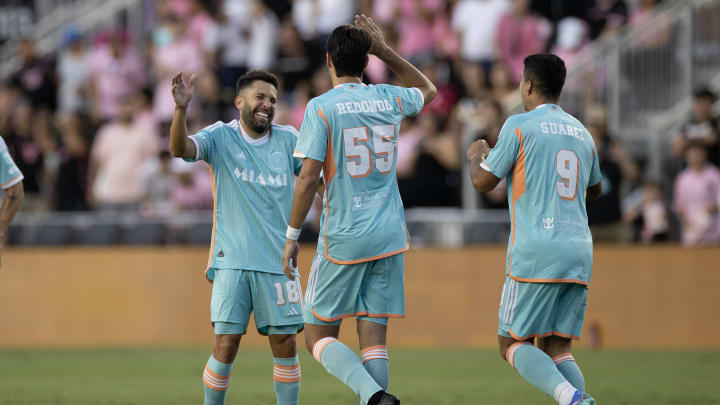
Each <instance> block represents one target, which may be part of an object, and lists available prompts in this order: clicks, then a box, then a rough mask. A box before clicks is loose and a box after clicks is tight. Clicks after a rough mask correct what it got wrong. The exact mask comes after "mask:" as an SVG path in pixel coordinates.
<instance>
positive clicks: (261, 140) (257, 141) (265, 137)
mask: <svg viewBox="0 0 720 405" xmlns="http://www.w3.org/2000/svg"><path fill="white" fill-rule="evenodd" d="M237 126H238V131H239V132H240V135H242V137H243V138H244V139H245V141H246V142H247V143H249V144H250V145H252V146H260V145H264V144H266V143H267V141H268V139H270V132H271V131H272V126H271V127H270V128H271V129H269V130H268V131H267V132H266V133H265V135H263V136H262V138H258V139H253V138H251V137H250V136H249V135H248V134H246V133H245V129H244V128H243V126H242V123H241V122H240V120H237Z"/></svg>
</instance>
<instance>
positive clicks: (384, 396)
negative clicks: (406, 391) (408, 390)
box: [368, 391, 400, 405]
mask: <svg viewBox="0 0 720 405" xmlns="http://www.w3.org/2000/svg"><path fill="white" fill-rule="evenodd" d="M368 405H400V400H399V399H398V397H396V396H395V395H393V394H388V393H387V392H385V391H378V392H376V393H375V395H373V396H372V397H371V398H370V400H369V401H368Z"/></svg>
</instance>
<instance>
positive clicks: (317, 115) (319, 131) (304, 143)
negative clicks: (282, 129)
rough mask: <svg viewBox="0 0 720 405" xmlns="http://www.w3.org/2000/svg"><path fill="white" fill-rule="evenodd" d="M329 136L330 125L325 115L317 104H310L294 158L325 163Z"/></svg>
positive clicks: (306, 110)
mask: <svg viewBox="0 0 720 405" xmlns="http://www.w3.org/2000/svg"><path fill="white" fill-rule="evenodd" d="M328 136H329V124H328V121H327V118H326V117H325V113H323V111H322V109H321V108H319V107H318V106H317V105H316V104H315V103H309V104H308V106H307V108H306V109H305V118H303V123H302V127H300V134H299V135H298V141H297V144H296V145H295V151H294V152H293V156H294V157H296V158H298V159H306V158H307V159H312V160H317V161H319V162H324V161H325V155H326V154H327V145H328Z"/></svg>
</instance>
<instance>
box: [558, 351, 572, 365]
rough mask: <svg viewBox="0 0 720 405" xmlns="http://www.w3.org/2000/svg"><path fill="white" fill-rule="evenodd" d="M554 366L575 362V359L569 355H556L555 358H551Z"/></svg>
mask: <svg viewBox="0 0 720 405" xmlns="http://www.w3.org/2000/svg"><path fill="white" fill-rule="evenodd" d="M552 359H553V361H554V362H555V364H556V365H558V364H560V363H562V362H563V361H571V360H572V361H575V358H574V357H573V355H572V354H571V353H562V354H558V355H557V356H555V357H553V358H552Z"/></svg>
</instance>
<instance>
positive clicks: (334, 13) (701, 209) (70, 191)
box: [0, 0, 720, 245]
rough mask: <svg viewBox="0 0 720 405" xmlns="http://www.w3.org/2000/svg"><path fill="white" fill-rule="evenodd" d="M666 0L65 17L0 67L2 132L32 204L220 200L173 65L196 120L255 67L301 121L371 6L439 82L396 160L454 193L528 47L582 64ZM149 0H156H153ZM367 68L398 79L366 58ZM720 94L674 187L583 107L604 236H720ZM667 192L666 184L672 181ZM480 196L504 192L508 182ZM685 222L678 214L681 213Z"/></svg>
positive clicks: (444, 199) (224, 6) (285, 110)
mask: <svg viewBox="0 0 720 405" xmlns="http://www.w3.org/2000/svg"><path fill="white" fill-rule="evenodd" d="M659 3H660V1H658V0H637V1H625V0H532V1H531V0H454V1H453V0H397V1H389V0H387V1H384V0H356V1H351V0H294V1H291V0H266V1H260V0H215V1H212V0H206V1H201V0H158V1H153V2H146V5H147V4H149V5H151V7H150V10H149V11H150V12H152V13H153V15H154V17H153V23H152V24H150V25H148V28H147V32H146V33H145V35H143V36H136V35H135V36H134V35H131V34H130V33H129V32H127V31H124V30H121V29H107V30H103V31H101V32H98V33H95V34H93V35H91V36H89V35H83V34H81V31H80V30H79V29H78V28H76V27H73V26H67V27H65V29H64V34H63V37H62V41H61V43H59V44H57V48H56V49H57V50H56V52H54V53H52V54H51V55H48V56H43V57H42V58H41V57H38V56H37V55H36V53H35V51H34V47H33V42H32V41H31V40H29V39H23V40H21V41H20V42H19V45H18V46H19V52H20V55H21V65H20V67H19V69H18V70H17V71H16V72H14V73H13V74H11V75H8V76H6V77H1V78H0V79H1V81H0V134H2V136H3V138H4V139H5V141H6V143H7V145H8V147H9V150H10V153H11V155H12V157H13V159H14V160H15V162H16V163H17V165H18V167H19V168H20V170H21V171H22V172H23V173H24V175H25V181H24V185H25V192H26V202H25V204H24V206H23V210H26V211H32V210H36V211H47V210H55V211H82V210H115V211H117V210H133V211H138V212H141V213H142V215H144V216H147V217H162V216H172V215H175V214H176V213H178V212H182V211H187V210H197V209H210V208H211V207H212V194H211V187H210V182H211V180H210V174H209V171H208V170H207V168H206V167H204V164H203V163H194V164H191V163H185V162H183V161H182V160H180V159H172V158H171V157H170V155H169V153H168V151H167V149H168V135H169V125H170V121H171V118H172V114H173V108H174V103H173V100H172V97H171V95H170V78H171V76H172V75H173V74H174V73H175V72H177V71H183V72H186V73H187V74H188V75H189V73H197V74H198V78H199V80H198V82H197V85H196V88H195V96H194V98H193V101H192V104H191V107H190V110H189V117H190V118H189V119H190V122H189V128H190V131H191V132H194V131H196V130H198V129H200V128H202V127H203V126H206V125H208V124H211V123H213V122H215V121H218V120H221V121H230V120H233V119H236V118H237V116H238V113H237V110H236V109H235V107H234V104H233V99H234V97H235V89H234V85H235V81H236V80H237V78H238V77H239V76H240V75H242V74H243V73H244V72H246V71H248V70H250V69H258V68H261V69H269V70H271V71H273V72H276V73H277V74H278V75H279V77H280V78H281V80H282V86H281V91H280V94H279V102H278V105H277V112H276V116H275V122H276V123H278V124H291V125H293V126H295V127H296V128H298V129H299V128H300V126H301V124H302V118H303V115H304V111H305V106H306V104H307V102H308V100H310V99H311V98H312V97H314V96H317V95H320V94H322V93H324V92H325V91H327V90H329V89H330V87H331V83H330V78H329V75H328V74H327V71H326V67H325V58H324V46H325V40H326V38H327V36H328V35H329V33H330V32H331V31H332V29H334V28H335V27H336V26H338V25H340V24H344V23H349V22H351V21H352V18H353V16H354V15H355V14H357V13H364V14H367V15H370V16H373V17H374V18H375V20H376V21H377V22H379V23H380V24H381V25H382V27H383V28H384V30H385V33H386V37H387V40H388V42H389V43H390V44H391V45H392V46H393V47H394V48H395V49H396V50H397V51H398V52H399V53H400V54H401V55H402V56H404V57H405V58H407V59H409V60H410V61H411V62H412V63H414V64H415V65H416V66H418V67H419V68H420V69H421V70H422V71H423V72H424V73H425V74H427V75H428V76H429V78H430V79H431V80H432V81H433V82H434V83H435V84H436V86H437V88H438V97H437V98H436V99H435V100H434V101H433V102H432V103H431V104H430V105H428V106H427V107H426V108H425V109H424V111H423V112H422V113H421V114H420V115H419V116H417V117H416V118H413V119H407V120H405V121H404V122H403V125H402V128H401V130H400V138H399V141H398V155H397V156H398V162H397V165H398V166H397V173H398V183H399V187H400V191H401V194H402V199H403V202H404V204H405V206H406V207H407V208H413V207H459V206H460V203H461V197H460V196H461V189H460V188H461V174H460V173H461V165H463V164H464V163H465V162H464V157H463V156H464V151H462V150H461V149H462V142H461V134H463V133H467V131H471V132H472V134H473V138H484V139H486V140H487V141H488V143H489V144H490V145H491V146H493V145H494V144H495V142H496V141H497V136H498V133H499V130H500V128H501V126H502V124H503V122H504V120H505V119H506V118H507V114H508V111H509V109H510V108H512V107H514V106H517V103H518V95H517V94H516V93H515V90H516V88H517V85H518V81H519V79H520V76H521V74H522V69H523V59H524V57H525V56H527V55H529V54H533V53H537V52H545V51H550V52H553V53H556V54H558V55H559V56H561V57H562V58H563V59H564V60H565V61H566V63H567V64H568V65H569V67H570V68H572V63H573V59H574V57H575V56H576V55H578V54H579V53H580V52H581V51H582V50H583V49H584V48H585V47H586V46H587V45H588V44H590V43H591V42H592V41H595V40H598V39H602V38H608V37H612V36H614V35H617V34H618V32H619V31H620V30H622V29H623V28H624V27H625V26H628V25H633V24H638V23H641V22H642V21H644V19H646V18H647V17H648V16H649V15H651V13H652V12H653V9H654V8H655V7H656V6H657V5H658V4H659ZM146 8H148V7H146ZM365 80H366V81H367V82H368V83H384V82H389V83H394V84H399V83H397V80H396V78H395V77H394V76H393V74H392V73H391V72H389V71H388V69H387V68H386V67H385V66H384V65H383V64H382V63H381V62H380V61H379V60H377V59H375V58H374V57H372V58H371V60H370V63H369V66H368V68H367V70H366V75H365ZM715 100H716V96H715V94H713V93H712V92H711V91H709V90H707V89H700V90H699V91H698V92H697V93H696V94H695V105H694V108H693V111H692V116H691V117H689V118H688V121H687V123H686V124H685V125H684V126H683V127H682V130H681V131H680V133H679V134H677V137H676V140H675V142H673V147H672V151H670V152H669V153H672V154H674V155H675V156H677V159H685V161H686V162H687V163H686V165H685V168H684V169H683V170H682V172H681V173H679V175H678V176H677V179H676V181H675V186H674V191H673V192H674V198H673V199H672V201H667V200H666V199H663V195H664V191H663V190H662V188H661V187H662V186H661V183H660V182H658V181H657V179H652V180H648V179H645V178H644V177H643V167H642V165H641V164H639V163H638V162H636V161H635V160H634V159H633V158H632V157H631V156H630V154H629V153H628V152H627V151H626V149H625V148H624V147H623V145H622V144H621V143H620V142H619V140H618V139H617V138H615V137H613V134H609V133H608V130H607V128H608V121H607V115H608V113H607V112H606V111H605V110H604V109H603V107H602V106H592V108H590V109H589V110H588V111H585V112H584V113H585V114H584V115H585V121H584V123H585V125H586V126H587V127H588V129H589V130H590V132H591V134H592V135H593V137H594V138H595V141H596V144H597V148H598V154H599V157H600V166H601V170H602V172H603V188H604V195H603V197H602V198H601V199H600V200H599V201H596V202H593V203H590V204H589V205H588V214H589V219H590V223H591V225H592V228H593V235H594V237H595V239H596V240H600V241H621V242H625V241H627V242H629V241H631V240H635V241H638V242H646V243H649V242H656V241H663V240H668V239H671V238H672V235H675V234H677V235H680V236H681V239H682V241H683V242H684V243H686V244H688V245H701V244H713V243H719V242H720V225H719V224H718V201H719V200H720V172H719V171H718V169H717V165H718V164H719V163H720V146H718V127H719V125H718V120H717V118H716V117H715V116H714V115H713V104H714V103H715ZM665 191H667V190H665ZM478 208H497V209H503V208H504V209H506V208H507V197H506V190H505V188H504V185H503V186H501V187H498V188H497V189H496V190H495V191H493V192H491V193H489V194H487V195H483V196H482V197H481V204H480V206H479V207H478ZM678 228H679V229H678Z"/></svg>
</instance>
